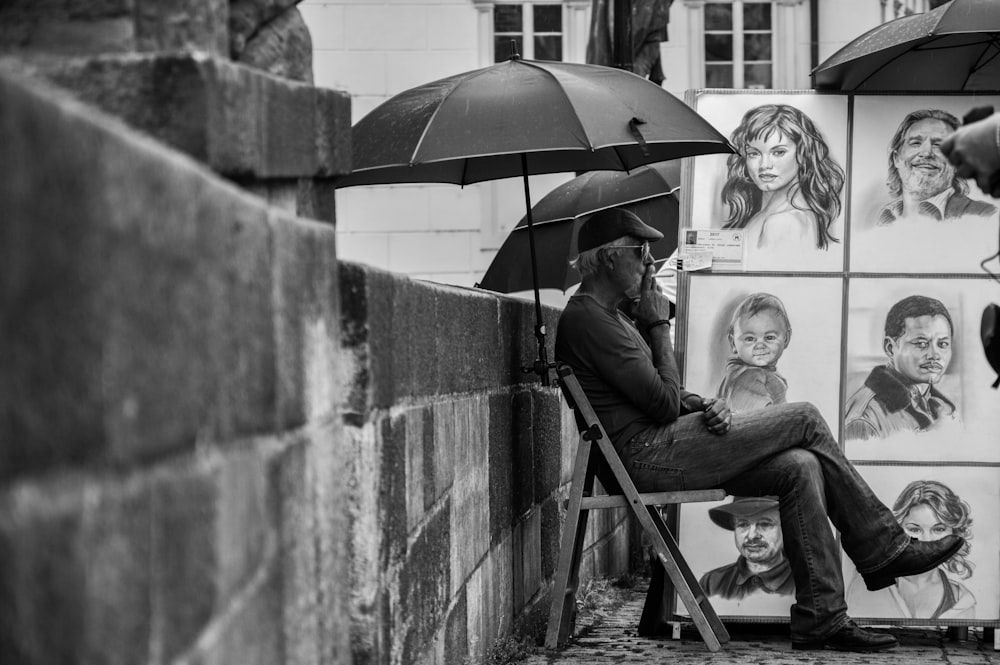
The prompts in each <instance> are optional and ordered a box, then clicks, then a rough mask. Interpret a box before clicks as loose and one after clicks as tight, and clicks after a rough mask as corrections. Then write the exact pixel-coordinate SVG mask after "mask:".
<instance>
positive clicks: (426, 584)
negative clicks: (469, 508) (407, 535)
mask: <svg viewBox="0 0 1000 665" xmlns="http://www.w3.org/2000/svg"><path fill="white" fill-rule="evenodd" d="M455 509H460V508H459V507H458V506H456V505H454V504H449V505H445V506H443V507H442V509H441V510H440V511H438V512H437V513H436V514H434V515H432V516H431V517H430V519H429V521H428V523H427V525H426V527H425V528H424V530H423V532H422V533H421V534H420V535H419V536H417V538H416V539H415V540H414V542H413V544H412V546H411V548H410V550H409V552H408V553H407V556H406V559H405V561H404V562H403V569H402V571H401V572H400V576H399V609H398V611H397V612H396V613H395V614H396V618H395V619H394V621H393V623H394V630H393V633H394V637H393V639H394V640H397V641H398V642H397V643H398V645H399V648H400V653H401V661H400V662H403V663H414V662H419V661H418V659H417V656H419V655H420V654H421V653H422V652H423V651H424V650H425V649H426V648H427V647H428V645H429V644H430V641H431V638H432V637H433V635H434V633H435V632H436V631H437V630H438V628H439V626H440V625H441V624H442V622H443V620H444V619H445V618H446V612H447V609H448V599H449V597H450V596H451V594H452V588H451V587H452V580H451V578H450V575H449V570H450V567H451V566H450V559H451V557H450V556H449V554H450V552H451V549H452V548H451V544H452V541H453V538H454V534H453V533H451V531H450V528H449V513H451V512H452V511H453V510H455ZM463 617H464V612H463ZM462 624H463V626H464V620H463V622H462Z"/></svg>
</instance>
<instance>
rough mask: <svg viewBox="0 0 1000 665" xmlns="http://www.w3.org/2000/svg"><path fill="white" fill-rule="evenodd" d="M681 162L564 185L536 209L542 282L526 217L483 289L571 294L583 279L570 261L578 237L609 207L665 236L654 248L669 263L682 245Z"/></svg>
mask: <svg viewBox="0 0 1000 665" xmlns="http://www.w3.org/2000/svg"><path fill="white" fill-rule="evenodd" d="M678 182H680V161H679V160H673V161H669V162H661V163H658V164H650V165H647V166H640V167H639V168H637V169H634V170H632V171H630V172H624V171H590V172H588V173H584V174H583V175H580V176H577V177H576V178H574V179H573V180H570V181H569V182H566V183H563V184H562V185H559V186H558V187H556V188H555V189H553V190H552V191H551V192H549V193H548V194H547V195H545V197H543V198H542V199H541V200H540V201H539V202H538V203H537V204H536V205H535V206H534V207H533V208H532V209H531V213H532V217H533V220H534V235H535V246H536V254H537V257H538V269H537V283H536V282H535V281H534V278H533V276H532V270H531V254H530V249H529V247H528V244H529V242H528V240H529V239H528V220H527V217H524V218H522V219H521V221H520V222H518V224H517V226H515V227H514V229H513V230H512V231H511V233H510V235H509V236H508V237H507V239H506V240H505V241H504V243H503V245H502V246H501V247H500V250H499V251H498V252H497V255H496V256H495V257H494V259H493V262H492V263H491V264H490V267H489V268H488V269H487V271H486V274H485V275H484V276H483V281H482V282H481V283H479V284H478V285H477V286H479V288H483V289H488V290H490V291H498V292H500V293H513V292H515V291H528V290H532V289H535V288H549V289H560V290H562V291H565V290H566V289H568V288H569V287H571V286H573V285H575V284H577V283H578V282H579V281H580V278H579V275H577V273H576V271H575V270H573V269H572V268H570V267H569V260H570V259H571V258H573V257H574V256H576V254H577V251H576V233H577V230H578V229H579V227H580V225H581V224H582V223H583V222H584V221H586V220H587V219H588V218H589V217H590V216H591V215H592V214H594V213H595V212H598V211H600V210H604V209H606V208H614V207H619V206H620V207H623V208H626V209H628V210H631V211H632V212H634V213H635V214H636V215H638V216H639V218H640V219H642V221H644V222H646V223H647V224H649V225H650V226H652V227H653V228H655V229H657V230H658V231H660V233H662V234H663V239H662V240H659V241H657V242H655V243H653V245H652V246H651V247H650V250H651V251H652V253H653V258H655V259H664V258H666V257H668V256H669V255H670V253H671V252H673V251H674V249H676V247H677V228H678V222H679V205H678V200H677V196H676V194H675V193H676V191H677V189H678V187H677V184H676V183H678Z"/></svg>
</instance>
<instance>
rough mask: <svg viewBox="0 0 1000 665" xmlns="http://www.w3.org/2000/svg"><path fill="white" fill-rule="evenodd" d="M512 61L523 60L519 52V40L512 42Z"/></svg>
mask: <svg viewBox="0 0 1000 665" xmlns="http://www.w3.org/2000/svg"><path fill="white" fill-rule="evenodd" d="M510 59H511V60H520V59H521V56H520V55H519V54H518V52H517V40H516V39H512V40H510Z"/></svg>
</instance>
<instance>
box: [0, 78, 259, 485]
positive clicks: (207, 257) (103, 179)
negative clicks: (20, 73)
mask: <svg viewBox="0 0 1000 665" xmlns="http://www.w3.org/2000/svg"><path fill="white" fill-rule="evenodd" d="M26 86H27V82H26V81H21V83H14V79H13V77H11V79H9V81H8V82H7V85H6V88H5V92H4V95H3V97H4V99H5V104H4V105H3V108H2V109H0V113H3V114H4V115H5V116H6V118H7V119H8V120H9V122H5V123H4V126H5V127H8V128H10V129H9V130H8V131H10V132H11V136H10V137H9V140H8V138H7V137H6V136H5V137H4V140H3V143H4V145H5V150H7V154H8V155H9V158H8V159H6V160H4V162H5V164H7V165H9V166H10V167H11V168H16V170H17V172H18V173H17V175H16V176H12V177H10V178H8V177H6V176H5V177H4V178H2V180H3V181H4V185H3V186H2V189H0V199H2V200H3V202H4V206H5V209H6V210H7V211H8V212H7V217H6V219H7V220H8V221H7V224H5V225H4V229H3V231H0V236H2V239H3V242H2V243H0V252H2V253H3V255H4V256H3V261H2V262H0V263H2V264H3V266H4V272H5V273H6V274H5V283H6V284H10V285H12V288H11V289H8V290H7V291H6V292H5V295H4V297H3V300H2V307H0V310H2V311H3V313H4V318H8V317H9V318H11V320H15V319H16V320H18V321H19V322H20V323H19V326H18V327H17V328H15V329H14V330H11V331H7V332H5V333H3V334H4V336H5V339H4V340H3V342H4V347H5V348H8V349H9V350H11V354H8V355H10V358H9V359H7V360H6V362H7V363H11V364H9V365H8V366H7V367H6V368H5V371H3V372H0V374H2V375H3V376H4V377H5V382H6V385H7V386H8V388H7V389H6V390H3V391H0V394H3V395H6V396H7V399H8V402H7V404H6V405H5V406H4V408H3V411H4V412H5V413H6V414H8V415H7V416H6V417H5V419H4V421H5V422H6V423H7V424H6V425H5V426H6V427H7V428H8V433H9V434H10V435H11V437H10V438H9V439H8V440H10V441H14V442H16V443H15V444H14V446H13V447H11V448H10V449H8V450H7V451H6V455H5V457H6V458H7V459H6V460H5V461H3V462H0V475H3V471H2V468H3V467H4V466H7V465H8V464H9V465H10V466H9V467H8V468H14V467H16V468H18V469H19V470H20V471H22V472H29V471H30V470H31V469H32V468H37V467H38V466H39V465H47V464H54V463H59V462H61V461H68V460H78V459H83V458H98V459H100V458H106V459H110V460H112V461H114V462H116V463H124V462H126V461H129V460H135V459H148V458H150V457H152V456H156V455H160V454H163V453H164V452H165V451H168V450H177V449H179V448H183V447H187V446H190V445H192V444H193V442H194V440H195V438H196V436H199V435H205V434H210V435H214V436H221V437H228V436H231V435H234V434H237V433H240V432H253V431H258V430H259V429H263V428H265V427H270V426H271V425H272V423H273V419H274V416H273V411H274V406H273V404H274V397H273V383H274V377H273V372H274V360H273V348H272V346H271V345H272V344H273V332H272V328H271V326H272V324H273V322H272V313H271V300H270V298H271V287H270V269H269V261H270V250H271V246H270V237H269V234H268V229H267V227H266V225H265V215H266V208H265V207H264V206H261V205H260V204H259V203H257V202H255V201H254V200H253V199H251V198H250V197H247V196H246V195H244V194H242V193H240V192H239V191H238V190H236V189H235V188H233V187H232V186H231V185H228V184H225V183H222V182H220V181H218V180H217V179H215V178H214V177H212V176H211V175H210V174H208V173H206V172H204V171H203V170H202V169H200V168H198V167H197V166H196V165H195V164H194V163H192V162H191V161H190V160H189V159H187V158H184V157H183V156H181V155H179V154H177V153H175V152H173V151H169V150H165V149H163V148H162V146H160V145H157V144H154V143H153V142H151V141H148V140H147V139H144V138H141V137H139V136H137V135H135V134H133V133H130V132H128V131H127V130H126V129H125V128H124V127H123V126H121V125H120V123H117V122H113V121H111V120H109V119H107V118H106V117H103V116H101V115H99V114H95V113H93V112H92V111H90V110H88V109H86V108H84V107H82V106H81V105H79V104H77V103H75V102H73V101H71V100H68V99H66V98H64V97H63V96H60V95H57V94H50V93H40V92H38V91H37V90H32V91H31V92H28V88H27V87H26ZM67 150H69V152H66V151H67ZM53 188H56V189H57V190H58V192H59V196H52V195H51V192H52V189H53ZM25 257H31V259H32V260H31V261H30V262H29V261H26V260H25ZM18 349H20V351H18ZM29 396H30V399H29Z"/></svg>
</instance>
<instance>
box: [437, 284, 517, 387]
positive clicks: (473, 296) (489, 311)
mask: <svg viewBox="0 0 1000 665" xmlns="http://www.w3.org/2000/svg"><path fill="white" fill-rule="evenodd" d="M436 314H437V316H436V318H435V323H436V325H435V328H434V334H435V335H436V340H437V348H436V353H435V354H434V357H435V358H436V359H438V360H439V361H440V363H439V364H440V369H439V371H440V377H441V380H440V384H439V390H440V392H443V393H466V392H472V391H475V390H487V389H490V388H493V387H494V386H497V385H499V384H500V383H501V381H502V376H503V369H502V367H501V364H500V357H501V356H500V354H499V350H500V337H501V333H502V328H501V326H500V325H498V318H497V317H498V308H497V302H496V299H495V298H493V297H492V296H488V295H481V294H478V293H476V292H474V291H471V290H470V291H460V290H457V289H455V290H444V289H442V290H441V292H440V295H439V302H438V306H437V311H436Z"/></svg>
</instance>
